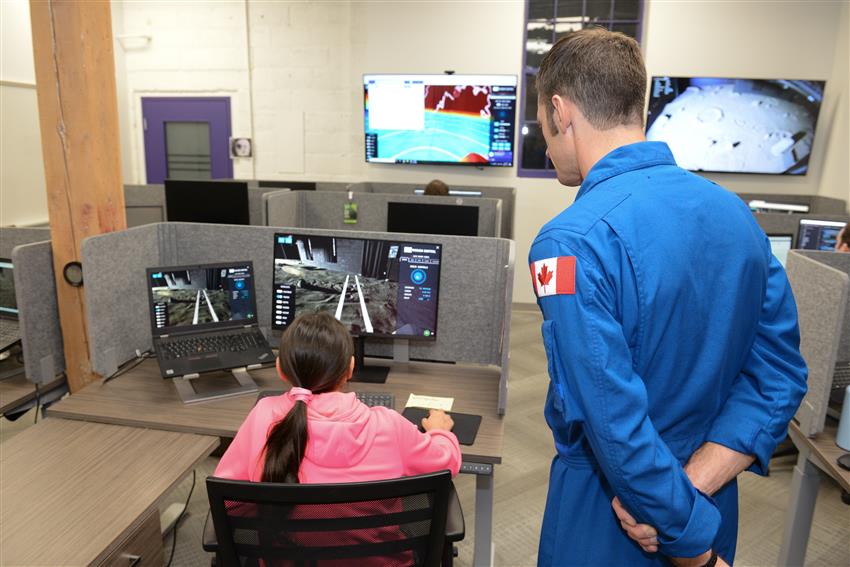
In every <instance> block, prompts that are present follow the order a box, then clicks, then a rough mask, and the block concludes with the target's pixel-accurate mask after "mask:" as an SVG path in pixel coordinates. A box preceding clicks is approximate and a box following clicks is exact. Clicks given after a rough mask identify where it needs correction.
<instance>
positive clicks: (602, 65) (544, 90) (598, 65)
mask: <svg viewBox="0 0 850 567" xmlns="http://www.w3.org/2000/svg"><path fill="white" fill-rule="evenodd" d="M537 92H538V93H539V94H540V97H541V98H542V99H543V101H544V104H545V105H546V109H545V110H546V122H547V123H548V124H549V127H550V128H552V129H553V130H554V131H555V132H557V131H558V129H557V125H554V124H552V115H553V113H554V107H553V105H552V96H553V95H556V94H557V95H561V96H563V97H565V98H567V99H569V100H570V101H572V102H573V103H574V104H575V105H576V106H577V107H578V108H579V110H580V111H581V113H582V114H583V115H584V117H585V118H587V121H588V122H590V124H591V125H592V126H593V127H594V128H596V129H597V130H609V129H611V128H614V127H616V126H621V125H627V126H636V125H643V109H644V96H645V93H646V68H645V67H644V64H643V56H642V55H641V52H640V46H638V43H637V42H636V41H635V40H634V39H632V38H631V37H629V36H627V35H624V34H622V33H619V32H611V31H608V30H606V29H603V28H587V29H583V30H580V31H575V32H572V33H570V34H568V35H567V36H566V37H564V38H562V39H561V40H560V41H558V42H557V43H556V44H555V45H553V46H552V49H550V50H549V52H548V53H547V54H546V55H545V56H544V57H543V61H542V62H541V63H540V71H539V72H538V73H537Z"/></svg>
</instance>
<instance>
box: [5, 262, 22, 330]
mask: <svg viewBox="0 0 850 567" xmlns="http://www.w3.org/2000/svg"><path fill="white" fill-rule="evenodd" d="M4 264H7V265H8V266H7V265H4ZM0 268H3V269H7V270H11V272H12V290H13V291H14V292H15V305H17V303H18V295H17V289H16V288H15V265H14V264H13V263H12V260H11V259H10V258H0ZM20 314H21V310H20V308H16V309H9V308H8V307H3V306H2V305H0V316H4V317H15V318H17V317H19V316H20Z"/></svg>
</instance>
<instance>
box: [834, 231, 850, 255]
mask: <svg viewBox="0 0 850 567" xmlns="http://www.w3.org/2000/svg"><path fill="white" fill-rule="evenodd" d="M835 251H836V252H850V230H847V226H846V225H845V226H844V228H842V229H841V231H840V232H839V233H838V238H836V239H835Z"/></svg>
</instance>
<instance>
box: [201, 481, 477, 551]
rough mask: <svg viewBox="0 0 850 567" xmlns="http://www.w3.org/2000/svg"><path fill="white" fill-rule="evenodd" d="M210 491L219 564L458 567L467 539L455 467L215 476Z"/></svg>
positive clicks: (211, 534) (207, 531)
mask: <svg viewBox="0 0 850 567" xmlns="http://www.w3.org/2000/svg"><path fill="white" fill-rule="evenodd" d="M207 494H208V496H209V500H210V516H208V517H207V525H206V526H204V542H203V547H204V550H206V551H210V552H214V553H215V554H216V559H215V561H214V564H215V565H217V566H218V567H230V566H231V565H261V564H263V565H292V566H299V567H300V566H302V565H303V566H311V567H314V566H315V567H320V566H324V565H334V566H338V565H417V566H419V565H422V566H436V565H440V564H441V562H442V565H444V566H451V565H452V561H453V557H454V550H453V545H452V544H453V542H457V541H460V540H462V539H463V538H464V530H465V527H464V521H463V512H462V510H461V508H460V502H459V501H458V498H457V493H456V492H455V489H454V484H453V483H452V479H451V474H450V473H449V471H440V472H436V473H430V474H424V475H419V476H411V477H402V478H396V479H390V480H381V481H372V482H355V483H343V484H284V483H267V482H244V481H234V480H225V479H221V478H216V477H208V478H207ZM210 517H211V518H212V522H210V521H209V520H210ZM210 524H212V525H213V527H211V526H210Z"/></svg>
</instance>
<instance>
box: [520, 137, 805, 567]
mask: <svg viewBox="0 0 850 567" xmlns="http://www.w3.org/2000/svg"><path fill="white" fill-rule="evenodd" d="M570 256H574V257H575V258H576V259H575V269H574V278H575V280H574V285H575V289H574V293H573V294H569V293H562V294H558V295H547V296H539V297H538V305H539V306H540V309H541V310H542V312H543V318H544V323H543V342H544V344H545V347H546V356H547V358H548V364H549V376H550V383H549V391H548V395H547V399H546V409H545V416H546V421H547V423H548V424H549V427H550V428H551V429H552V432H553V435H554V438H555V448H556V450H557V456H556V457H555V458H554V459H553V461H552V466H551V473H550V480H549V494H548V497H547V502H546V510H545V513H544V517H543V526H542V530H541V536H540V549H539V556H538V563H539V565H542V566H548V565H593V566H596V565H605V566H607V565H623V566H641V565H666V564H667V562H666V559H665V556H668V557H693V556H696V555H699V554H701V553H703V552H705V551H706V550H708V549H709V548H712V547H713V548H714V549H715V550H716V551H717V552H718V553H719V554H720V556H721V557H723V558H724V559H725V560H727V561H729V562H730V563H731V562H732V560H733V559H734V555H735V544H736V536H737V525H738V488H737V484H736V483H735V482H731V483H730V484H728V485H727V486H725V487H724V488H723V489H721V490H720V491H719V492H718V493H717V494H716V495H715V496H714V498H713V499H712V498H710V497H708V496H706V495H704V494H702V493H700V492H699V491H697V490H696V489H695V488H694V487H693V485H692V484H691V483H690V481H689V480H688V478H687V476H686V475H685V473H684V470H683V466H684V464H685V463H686V462H687V460H688V458H689V457H690V456H691V454H692V453H693V452H694V451H695V450H696V449H697V448H699V446H700V445H702V444H703V443H705V442H706V441H713V442H715V443H719V444H721V445H725V446H726V447H729V448H731V449H734V450H735V451H738V452H741V453H746V454H751V455H755V457H756V461H755V463H754V464H753V465H752V467H751V469H750V470H751V471H753V472H756V473H758V474H765V473H766V471H767V466H768V461H769V459H770V456H771V454H772V452H773V450H774V448H775V447H776V445H777V443H779V442H780V441H781V440H782V439H783V438H784V437H785V435H786V428H787V425H788V422H789V420H790V419H791V417H792V415H793V414H794V412H795V411H796V409H797V406H798V405H799V403H800V400H801V399H802V397H803V394H804V393H805V391H806V377H807V369H806V365H805V362H804V361H803V359H802V357H801V355H800V352H799V341H800V339H799V329H798V326H797V311H796V305H795V303H794V298H793V295H792V293H791V288H790V285H789V284H788V280H787V278H786V276H785V272H784V270H783V269H782V267H781V266H780V264H779V262H778V261H777V260H776V258H774V257H773V256H772V254H771V252H770V245H769V242H768V240H767V237H766V236H765V234H764V232H762V230H761V229H760V228H759V226H758V224H757V223H756V222H755V220H754V218H753V216H752V214H751V213H750V211H749V210H748V208H747V206H746V205H745V204H744V203H743V201H741V200H740V199H739V198H738V197H737V196H735V195H734V194H732V193H729V192H728V191H726V190H724V189H722V188H720V187H718V186H717V185H715V184H714V183H712V182H710V181H708V180H706V179H703V178H701V177H699V176H697V175H693V174H691V173H689V172H687V171H685V170H683V169H681V168H679V167H677V166H676V163H675V161H674V160H673V156H672V154H671V153H670V150H669V148H668V147H667V145H666V144H664V143H660V142H641V143H636V144H631V145H628V146H623V147H620V148H618V149H616V150H614V151H612V152H611V153H609V154H608V155H607V156H605V157H604V158H603V159H601V160H600V161H599V162H598V163H597V164H596V165H595V166H594V167H593V168H592V169H591V171H590V172H589V173H588V175H587V178H586V179H585V180H584V183H582V185H581V188H580V190H579V192H578V195H577V196H576V200H575V203H574V204H573V205H572V206H570V207H569V208H568V209H566V210H564V211H563V212H562V213H560V214H559V215H558V216H557V217H555V218H554V219H553V220H552V221H550V222H549V223H548V224H546V225H545V226H544V227H543V228H542V229H541V230H540V233H539V234H538V236H537V238H536V239H535V240H534V243H533V244H532V247H531V251H530V253H529V262H530V263H533V262H536V261H540V260H544V259H549V258H557V257H570ZM533 265H534V264H532V266H533ZM570 277H571V276H570V274H568V273H558V274H557V278H561V280H562V283H565V282H563V280H564V279H565V278H566V279H569V278H570ZM615 495H616V496H619V498H620V500H621V502H622V504H623V506H624V507H625V508H626V509H627V510H628V511H629V512H630V513H631V514H632V515H633V516H634V517H635V518H636V519H637V520H638V521H639V522H641V523H646V524H650V525H652V526H654V527H655V528H656V529H657V530H658V541H659V553H656V554H647V553H644V552H643V551H642V550H641V548H640V547H639V546H638V545H637V544H636V543H634V542H633V541H632V540H630V539H629V538H628V536H627V535H626V533H625V532H624V531H623V530H622V529H621V527H620V525H619V522H618V521H617V518H616V516H615V515H614V512H613V510H612V508H611V500H612V499H613V498H614V496H615Z"/></svg>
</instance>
